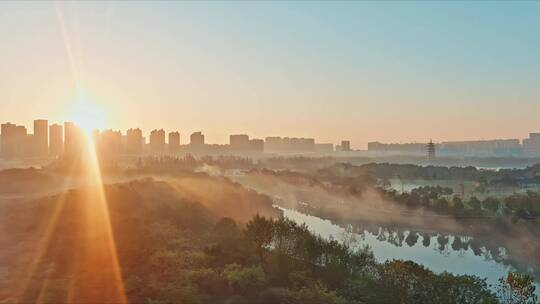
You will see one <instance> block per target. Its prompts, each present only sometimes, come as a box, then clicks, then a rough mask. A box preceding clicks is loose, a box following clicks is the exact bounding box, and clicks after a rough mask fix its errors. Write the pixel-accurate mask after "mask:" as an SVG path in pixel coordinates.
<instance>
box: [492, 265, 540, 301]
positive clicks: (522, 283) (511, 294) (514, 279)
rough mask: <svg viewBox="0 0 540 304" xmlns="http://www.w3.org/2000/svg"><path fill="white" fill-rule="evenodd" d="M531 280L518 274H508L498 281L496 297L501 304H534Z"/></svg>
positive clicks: (527, 276)
mask: <svg viewBox="0 0 540 304" xmlns="http://www.w3.org/2000/svg"><path fill="white" fill-rule="evenodd" d="M535 289H536V287H535V286H534V281H533V278H532V277H531V276H529V275H527V274H522V273H519V272H513V271H510V272H508V274H507V276H506V277H502V278H500V279H499V286H498V295H499V298H500V301H501V303H502V304H536V303H537V300H538V298H537V296H536V294H535V293H534V292H535Z"/></svg>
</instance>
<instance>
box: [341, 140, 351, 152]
mask: <svg viewBox="0 0 540 304" xmlns="http://www.w3.org/2000/svg"><path fill="white" fill-rule="evenodd" d="M341 151H343V152H349V151H351V142H350V141H348V140H342V141H341Z"/></svg>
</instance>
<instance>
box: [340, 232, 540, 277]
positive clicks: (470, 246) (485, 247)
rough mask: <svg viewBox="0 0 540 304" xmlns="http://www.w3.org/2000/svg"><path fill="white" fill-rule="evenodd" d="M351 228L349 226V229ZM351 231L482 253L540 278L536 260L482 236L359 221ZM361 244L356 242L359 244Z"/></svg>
mask: <svg viewBox="0 0 540 304" xmlns="http://www.w3.org/2000/svg"><path fill="white" fill-rule="evenodd" d="M349 230H350V229H349ZM352 231H355V234H356V235H357V237H358V236H359V238H360V239H362V240H365V236H366V235H368V234H370V235H372V236H374V237H375V239H376V240H377V241H379V242H388V243H390V244H392V245H394V246H396V247H403V246H408V247H413V246H420V243H419V242H420V241H421V246H423V247H426V248H431V247H433V249H434V250H435V251H436V252H438V253H439V254H443V255H445V256H449V255H450V253H451V252H452V251H453V252H458V254H459V255H460V256H462V257H465V256H466V254H467V252H470V253H472V254H474V255H475V256H478V257H483V258H484V259H485V260H487V261H495V262H497V263H500V264H504V265H509V266H511V267H513V268H515V269H517V270H519V271H521V272H524V273H529V274H531V275H533V277H535V279H536V280H537V281H538V280H540V268H538V267H536V266H534V264H528V265H525V264H526V263H524V262H523V261H521V260H518V259H516V258H515V257H512V256H511V255H510V254H509V252H508V249H505V248H502V247H499V246H496V245H495V244H493V243H490V242H481V241H480V240H479V239H475V238H472V237H470V236H461V235H451V234H447V235H444V234H440V233H435V232H433V233H429V232H417V231H413V230H407V229H400V228H398V227H394V226H391V227H382V226H379V225H377V224H366V225H358V226H356V227H355V228H354V229H352ZM360 244H361V242H359V244H356V245H360Z"/></svg>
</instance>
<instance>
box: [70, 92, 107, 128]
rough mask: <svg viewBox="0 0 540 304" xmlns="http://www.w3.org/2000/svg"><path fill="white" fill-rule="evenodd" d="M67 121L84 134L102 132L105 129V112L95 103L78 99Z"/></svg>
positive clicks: (81, 98) (82, 98) (85, 99)
mask: <svg viewBox="0 0 540 304" xmlns="http://www.w3.org/2000/svg"><path fill="white" fill-rule="evenodd" d="M68 119H69V120H70V121H72V122H74V123H75V124H76V125H77V126H79V127H80V128H81V129H82V130H83V131H84V132H85V133H87V134H90V133H91V132H92V131H93V130H102V129H104V128H105V127H106V123H105V112H104V111H103V110H102V109H100V108H99V107H98V105H97V104H96V103H93V102H91V101H89V100H88V99H87V98H84V97H79V100H78V101H77V102H76V103H75V104H74V105H73V108H72V109H71V111H70V112H69V114H68Z"/></svg>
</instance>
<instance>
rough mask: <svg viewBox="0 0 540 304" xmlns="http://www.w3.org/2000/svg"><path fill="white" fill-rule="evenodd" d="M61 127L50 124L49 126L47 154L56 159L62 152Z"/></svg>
mask: <svg viewBox="0 0 540 304" xmlns="http://www.w3.org/2000/svg"><path fill="white" fill-rule="evenodd" d="M63 135H64V134H63V129H62V125H58V124H52V125H50V126H49V153H50V155H51V156H54V157H58V156H60V155H62V151H63V150H64V140H63Z"/></svg>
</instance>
